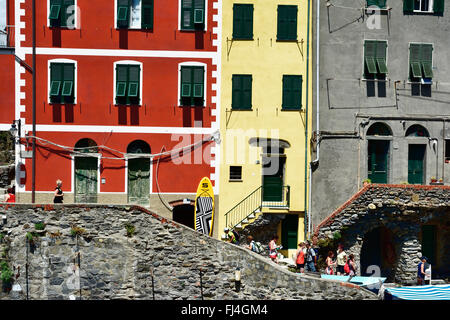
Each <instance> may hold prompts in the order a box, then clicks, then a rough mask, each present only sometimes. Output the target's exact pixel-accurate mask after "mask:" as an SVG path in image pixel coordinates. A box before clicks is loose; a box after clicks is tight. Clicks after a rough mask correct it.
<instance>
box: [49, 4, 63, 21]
mask: <svg viewBox="0 0 450 320" xmlns="http://www.w3.org/2000/svg"><path fill="white" fill-rule="evenodd" d="M60 13H61V5H58V4H52V5H51V6H50V16H49V17H48V18H49V19H59V15H60Z"/></svg>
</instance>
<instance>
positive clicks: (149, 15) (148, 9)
mask: <svg viewBox="0 0 450 320" xmlns="http://www.w3.org/2000/svg"><path fill="white" fill-rule="evenodd" d="M141 14H142V16H141V28H142V29H153V0H142V11H141Z"/></svg>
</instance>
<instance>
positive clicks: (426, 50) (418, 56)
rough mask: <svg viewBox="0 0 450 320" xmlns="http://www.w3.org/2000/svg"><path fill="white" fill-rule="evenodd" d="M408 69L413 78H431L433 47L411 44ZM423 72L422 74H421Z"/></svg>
mask: <svg viewBox="0 0 450 320" xmlns="http://www.w3.org/2000/svg"><path fill="white" fill-rule="evenodd" d="M409 61H410V69H411V74H410V77H411V75H412V77H413V78H422V76H423V77H425V78H433V69H432V66H433V46H432V45H431V44H420V43H412V44H410V46H409ZM422 70H423V73H422Z"/></svg>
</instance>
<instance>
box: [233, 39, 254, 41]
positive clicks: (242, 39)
mask: <svg viewBox="0 0 450 320" xmlns="http://www.w3.org/2000/svg"><path fill="white" fill-rule="evenodd" d="M231 40H233V41H253V40H255V39H253V38H231Z"/></svg>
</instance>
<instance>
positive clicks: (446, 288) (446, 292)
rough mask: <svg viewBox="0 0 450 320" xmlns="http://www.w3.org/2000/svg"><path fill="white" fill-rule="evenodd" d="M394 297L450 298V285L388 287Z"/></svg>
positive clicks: (409, 298)
mask: <svg viewBox="0 0 450 320" xmlns="http://www.w3.org/2000/svg"><path fill="white" fill-rule="evenodd" d="M386 292H388V293H389V294H391V295H392V297H393V298H394V299H400V300H450V285H435V286H416V287H400V288H386Z"/></svg>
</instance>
